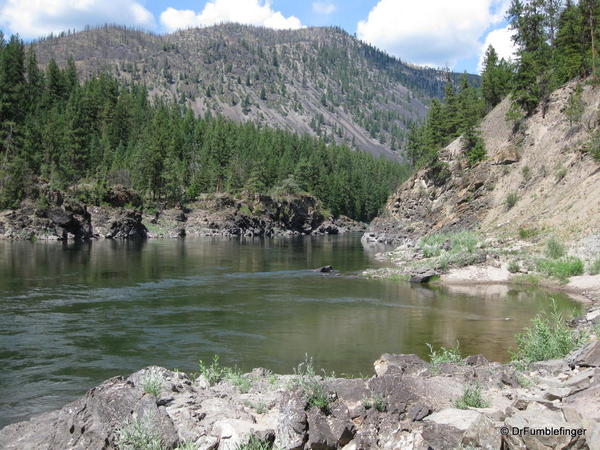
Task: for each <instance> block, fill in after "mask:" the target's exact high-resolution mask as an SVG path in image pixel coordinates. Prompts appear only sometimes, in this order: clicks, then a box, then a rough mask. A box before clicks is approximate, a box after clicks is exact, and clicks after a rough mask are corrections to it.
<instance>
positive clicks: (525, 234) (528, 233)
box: [519, 228, 540, 240]
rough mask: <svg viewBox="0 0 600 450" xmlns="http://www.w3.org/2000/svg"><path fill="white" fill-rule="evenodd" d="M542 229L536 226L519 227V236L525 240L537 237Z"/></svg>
mask: <svg viewBox="0 0 600 450" xmlns="http://www.w3.org/2000/svg"><path fill="white" fill-rule="evenodd" d="M539 233H540V231H539V230H538V229H536V228H519V237H520V238H521V239H523V240H525V239H531V238H534V237H536V236H537V235H538V234H539Z"/></svg>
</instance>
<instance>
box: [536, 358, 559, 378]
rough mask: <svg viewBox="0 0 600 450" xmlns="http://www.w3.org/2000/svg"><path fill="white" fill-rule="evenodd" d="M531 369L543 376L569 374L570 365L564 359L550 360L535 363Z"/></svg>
mask: <svg viewBox="0 0 600 450" xmlns="http://www.w3.org/2000/svg"><path fill="white" fill-rule="evenodd" d="M529 368H530V369H531V370H536V371H538V372H540V373H543V374H549V375H557V374H559V373H561V372H567V371H568V370H569V365H568V364H567V363H566V362H565V360H563V359H549V360H548V361H537V362H533V363H531V364H530V366H529Z"/></svg>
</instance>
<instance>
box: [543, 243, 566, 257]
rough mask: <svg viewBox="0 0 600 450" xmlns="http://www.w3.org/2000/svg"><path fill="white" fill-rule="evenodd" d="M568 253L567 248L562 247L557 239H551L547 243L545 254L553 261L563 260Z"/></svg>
mask: <svg viewBox="0 0 600 450" xmlns="http://www.w3.org/2000/svg"><path fill="white" fill-rule="evenodd" d="M566 253H567V252H566V250H565V246H564V245H562V244H561V243H560V242H558V241H557V240H556V239H555V238H552V239H550V240H549V241H548V242H547V243H546V250H545V251H544V254H545V255H546V256H547V257H548V258H552V259H558V258H562V257H563V256H565V254H566Z"/></svg>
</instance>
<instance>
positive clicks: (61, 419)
mask: <svg viewBox="0 0 600 450" xmlns="http://www.w3.org/2000/svg"><path fill="white" fill-rule="evenodd" d="M586 354H587V353H586ZM572 359H573V358H572V357H571V359H570V361H571V360H572ZM536 367H537V368H533V367H532V369H531V372H525V373H523V374H520V375H518V376H516V373H515V369H514V368H513V367H511V366H510V365H502V364H499V363H490V362H488V361H487V360H486V359H485V358H483V357H482V356H481V355H476V356H473V357H469V358H467V359H465V361H464V363H463V364H442V365H440V366H437V367H433V366H432V365H431V364H430V363H427V362H425V361H423V360H421V359H420V358H418V357H417V356H415V355H391V354H386V355H383V356H382V357H381V358H380V359H379V360H378V361H376V362H375V370H376V376H374V377H372V378H371V379H368V380H364V379H339V378H325V379H323V378H320V377H315V376H310V375H304V376H297V375H294V376H289V375H288V376H276V375H272V374H270V373H269V372H268V371H266V370H264V369H255V370H254V371H252V372H251V373H249V374H246V375H245V376H244V377H246V379H247V380H248V381H247V382H246V383H240V382H239V379H237V378H232V379H229V381H228V380H227V379H225V380H224V381H221V382H219V383H217V384H216V385H214V386H210V385H209V383H208V382H207V380H206V379H204V377H202V376H200V377H199V378H196V379H194V378H191V377H189V376H188V375H186V374H183V373H176V372H171V371H169V370H166V369H162V368H159V367H149V368H146V369H143V370H141V371H139V372H136V373H134V374H132V375H130V376H129V377H127V378H123V377H115V378H111V379H110V380H107V381H106V382H104V383H103V384H101V385H100V386H98V387H96V388H94V389H91V390H90V391H89V392H88V393H87V394H86V395H85V396H84V397H82V398H80V399H79V400H76V401H75V402H73V403H71V404H69V405H67V406H65V407H64V408H62V409H61V410H59V411H52V412H49V413H45V414H42V415H40V416H37V417H35V418H33V419H31V420H29V421H26V422H21V423H16V424H13V425H9V426H7V427H5V428H3V429H2V430H0V448H3V449H7V450H8V449H23V448H35V449H48V450H50V449H61V450H67V449H114V448H119V446H121V447H126V444H127V442H126V437H127V431H128V430H130V429H131V427H132V425H135V426H137V429H138V431H140V430H141V435H142V436H143V437H145V438H146V439H147V442H152V440H154V442H155V443H157V442H158V441H160V443H161V445H162V447H161V448H171V449H172V448H176V447H177V446H180V445H183V444H186V445H189V446H190V447H189V448H192V447H191V446H192V445H193V446H194V447H193V448H198V449H220V450H222V449H228V450H231V449H236V448H240V446H241V445H243V444H244V443H246V442H248V440H249V439H250V438H253V439H256V440H258V441H260V442H262V443H264V445H265V446H266V448H278V449H280V448H281V449H347V450H352V449H415V450H417V449H419V450H426V449H434V450H437V449H441V450H446V449H448V450H450V449H456V448H481V449H490V450H491V449H498V450H500V449H567V448H568V449H575V448H577V449H597V448H600V447H598V444H600V441H598V438H599V437H600V413H599V411H600V372H599V371H598V370H599V369H597V368H594V367H589V368H584V367H580V366H577V365H575V366H573V365H572V366H569V365H568V364H567V361H561V364H556V363H553V364H546V365H544V364H539V365H538V366H536ZM557 368H558V370H557ZM516 379H525V380H529V381H530V382H531V381H533V383H532V384H531V385H529V383H522V384H526V385H529V387H526V388H525V387H520V386H519V383H517V382H513V381H511V380H516ZM149 380H150V381H151V380H159V383H160V388H159V389H157V390H156V391H152V390H151V389H148V386H149ZM234 382H235V384H234ZM473 385H477V386H479V387H480V388H481V392H482V397H483V399H484V400H485V401H486V402H487V405H486V407H485V408H467V409H458V408H457V407H456V403H455V401H456V400H457V399H458V398H459V397H461V395H462V394H463V391H464V389H465V387H467V386H473ZM315 386H320V387H321V388H322V390H323V392H325V394H326V398H327V402H326V404H321V403H319V404H316V403H312V402H311V400H310V392H312V391H311V389H312V388H314V387H315ZM145 387H146V390H149V391H151V392H153V393H152V394H151V393H148V392H145V390H144V388H145ZM501 427H509V428H508V429H509V430H511V431H510V432H509V434H508V435H504V434H503V433H501ZM525 427H529V429H543V428H545V427H554V429H557V430H561V429H562V430H575V431H572V432H567V433H563V434H560V435H551V436H539V435H532V434H523V433H521V434H519V433H515V432H513V431H512V430H517V429H519V430H521V429H525ZM579 429H582V430H583V429H585V433H583V432H578V431H577V430H579ZM132 448H133V447H132ZM186 448H188V447H186Z"/></svg>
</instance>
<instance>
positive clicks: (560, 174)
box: [556, 166, 567, 181]
mask: <svg viewBox="0 0 600 450" xmlns="http://www.w3.org/2000/svg"><path fill="white" fill-rule="evenodd" d="M566 176H567V168H566V167H563V166H560V167H559V168H558V169H556V181H561V180H562V179H563V178H564V177H566Z"/></svg>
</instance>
